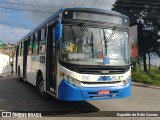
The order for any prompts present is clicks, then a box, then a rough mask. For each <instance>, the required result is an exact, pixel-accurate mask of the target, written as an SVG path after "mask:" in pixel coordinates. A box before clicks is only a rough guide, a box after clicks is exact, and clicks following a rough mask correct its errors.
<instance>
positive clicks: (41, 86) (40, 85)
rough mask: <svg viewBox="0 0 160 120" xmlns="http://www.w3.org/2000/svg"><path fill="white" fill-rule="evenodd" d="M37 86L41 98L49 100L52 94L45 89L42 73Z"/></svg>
mask: <svg viewBox="0 0 160 120" xmlns="http://www.w3.org/2000/svg"><path fill="white" fill-rule="evenodd" d="M36 88H37V93H38V95H39V96H40V97H41V98H43V99H45V100H49V99H50V98H51V96H50V95H49V94H48V93H46V92H45V91H44V81H43V76H42V75H39V76H38V79H37V85H36Z"/></svg>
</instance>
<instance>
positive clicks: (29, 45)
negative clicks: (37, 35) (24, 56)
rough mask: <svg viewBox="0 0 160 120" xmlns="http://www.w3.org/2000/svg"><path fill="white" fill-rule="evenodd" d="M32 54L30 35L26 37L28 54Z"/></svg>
mask: <svg viewBox="0 0 160 120" xmlns="http://www.w3.org/2000/svg"><path fill="white" fill-rule="evenodd" d="M31 54H32V40H31V37H30V38H29V39H28V55H31Z"/></svg>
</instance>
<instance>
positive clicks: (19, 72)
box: [18, 67, 23, 82]
mask: <svg viewBox="0 0 160 120" xmlns="http://www.w3.org/2000/svg"><path fill="white" fill-rule="evenodd" d="M18 81H19V82H23V78H22V77H21V71H20V67H18Z"/></svg>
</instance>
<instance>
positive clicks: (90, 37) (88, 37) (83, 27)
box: [79, 23, 94, 59]
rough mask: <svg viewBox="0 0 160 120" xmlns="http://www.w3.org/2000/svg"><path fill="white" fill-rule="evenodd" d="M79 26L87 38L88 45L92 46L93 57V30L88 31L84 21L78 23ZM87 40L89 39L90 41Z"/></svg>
mask: <svg viewBox="0 0 160 120" xmlns="http://www.w3.org/2000/svg"><path fill="white" fill-rule="evenodd" d="M79 25H80V28H81V30H82V32H83V34H84V35H85V36H86V38H87V41H86V42H87V43H86V44H88V45H89V46H91V47H92V58H93V59H94V53H93V45H94V44H93V32H91V33H89V31H88V28H87V27H86V25H85V23H80V24H79ZM88 41H91V42H90V43H89V42H88Z"/></svg>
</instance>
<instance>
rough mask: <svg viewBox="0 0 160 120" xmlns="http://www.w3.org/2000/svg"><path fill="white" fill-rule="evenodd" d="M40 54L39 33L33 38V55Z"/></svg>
mask: <svg viewBox="0 0 160 120" xmlns="http://www.w3.org/2000/svg"><path fill="white" fill-rule="evenodd" d="M37 53H38V33H35V34H34V36H33V54H34V55H36V54H37Z"/></svg>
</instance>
